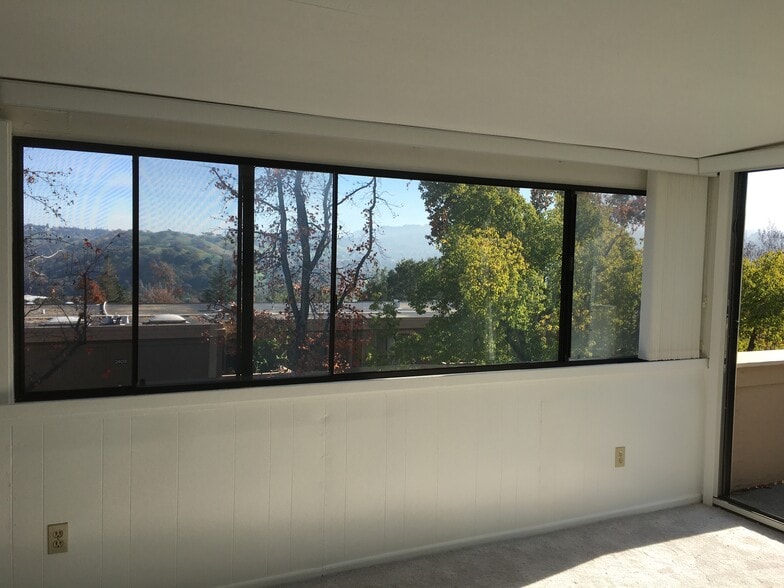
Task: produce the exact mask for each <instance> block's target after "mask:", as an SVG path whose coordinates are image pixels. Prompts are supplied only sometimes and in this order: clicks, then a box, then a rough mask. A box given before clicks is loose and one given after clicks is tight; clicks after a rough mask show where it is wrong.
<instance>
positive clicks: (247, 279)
mask: <svg viewBox="0 0 784 588" xmlns="http://www.w3.org/2000/svg"><path fill="white" fill-rule="evenodd" d="M254 186H255V182H254V168H253V166H252V165H241V166H240V168H239V186H238V190H239V220H238V223H239V226H238V238H237V247H238V251H237V256H238V259H237V266H238V267H237V271H238V278H239V279H238V280H237V345H238V347H239V352H238V356H239V357H238V360H239V369H238V370H237V371H238V374H237V375H238V376H239V377H240V378H241V379H243V380H250V379H252V377H253V316H254V310H253V302H254V291H253V282H254V276H253V274H254V263H253V260H254V257H255V252H254V247H255V222H254V221H255V218H254V216H255V214H254V212H255V211H254V209H255V207H254V197H255V193H254Z"/></svg>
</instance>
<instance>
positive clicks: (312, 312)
mask: <svg viewBox="0 0 784 588" xmlns="http://www.w3.org/2000/svg"><path fill="white" fill-rule="evenodd" d="M254 205H255V211H256V212H255V224H256V235H255V246H256V257H255V278H256V279H255V284H254V327H253V339H254V341H253V369H254V372H255V373H256V375H257V376H258V377H285V376H292V375H293V376H307V375H319V374H326V373H329V331H330V326H329V304H330V266H331V260H332V175H331V174H326V173H316V172H308V171H302V170H293V169H274V168H257V169H256V171H255V201H254Z"/></svg>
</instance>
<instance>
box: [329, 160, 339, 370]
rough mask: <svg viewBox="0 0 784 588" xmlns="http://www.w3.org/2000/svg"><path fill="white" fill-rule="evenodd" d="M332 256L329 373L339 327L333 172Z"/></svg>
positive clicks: (335, 209)
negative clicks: (336, 332) (336, 331)
mask: <svg viewBox="0 0 784 588" xmlns="http://www.w3.org/2000/svg"><path fill="white" fill-rule="evenodd" d="M331 249H332V256H331V259H330V264H329V267H330V277H329V293H330V294H329V373H330V375H332V374H334V373H335V329H336V328H337V310H338V308H337V306H338V293H337V274H338V174H337V173H333V174H332V245H331Z"/></svg>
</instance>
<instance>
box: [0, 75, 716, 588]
mask: <svg viewBox="0 0 784 588" xmlns="http://www.w3.org/2000/svg"><path fill="white" fill-rule="evenodd" d="M0 90H3V91H4V92H0V100H2V99H3V97H4V96H5V97H6V99H7V97H8V96H9V92H8V91H7V90H8V87H7V85H5V86H0ZM10 94H13V93H10ZM57 95H58V90H57V89H48V90H47V91H45V92H44V94H43V99H41V95H36V96H34V97H33V98H36V100H38V99H40V100H39V101H38V102H36V101H35V100H33V98H31V96H30V95H25V96H23V98H24V99H20V100H17V101H16V102H15V103H14V105H13V106H12V107H7V104H6V105H4V104H0V109H2V110H1V111H2V112H4V113H5V114H6V115H7V116H9V117H10V118H11V119H12V123H13V130H14V132H15V133H18V134H22V135H35V136H53V137H64V138H70V139H94V140H98V139H101V138H103V140H111V139H112V138H113V139H114V141H115V142H123V141H129V142H133V143H137V142H138V143H139V144H143V145H158V146H162V147H174V146H178V147H179V148H182V149H199V148H203V147H202V146H203V145H206V144H209V141H210V139H211V138H212V139H214V140H216V141H218V143H220V145H222V144H223V143H231V142H232V141H237V143H238V144H241V145H247V146H251V145H252V146H253V149H254V151H253V152H249V154H251V155H262V154H264V153H268V152H271V151H273V150H274V148H275V145H279V146H281V148H282V149H285V150H290V152H291V153H296V152H297V150H296V147H297V145H301V146H302V147H303V152H305V153H308V154H310V155H311V156H313V155H314V154H318V153H322V154H324V156H325V159H324V161H328V162H341V163H349V162H350V161H351V160H352V158H354V157H356V158H358V159H359V160H360V161H359V163H361V164H363V165H370V164H374V165H379V166H382V167H383V162H385V161H387V162H388V161H392V162H393V163H394V166H395V167H399V168H402V169H412V170H416V169H421V168H422V167H423V166H426V167H428V168H429V171H434V172H444V173H449V172H454V171H455V169H457V168H461V166H462V165H465V166H467V169H470V170H471V173H472V174H476V175H486V176H489V177H492V176H500V177H508V178H515V177H527V178H528V179H531V180H542V181H571V182H580V181H581V178H583V180H582V181H583V182H585V183H593V184H598V185H606V186H619V187H629V188H633V187H644V185H645V178H646V172H645V171H643V170H644V169H645V168H640V167H629V166H631V165H632V162H633V164H634V165H635V166H638V165H639V164H641V163H646V162H647V163H648V164H650V168H656V166H658V165H660V164H661V165H663V166H664V167H665V168H667V169H671V168H670V167H667V166H673V165H674V167H675V168H677V169H672V170H671V171H679V170H681V169H682V167H689V166H690V165H691V164H689V162H684V163H683V165H681V163H679V162H674V163H673V161H672V158H668V159H666V161H662V160H661V159H659V158H651V159H647V160H646V161H645V162H642V161H641V160H640V158H639V155H635V154H631V155H628V154H623V153H618V154H614V155H613V156H612V157H609V156H607V155H606V153H605V151H606V150H597V151H590V152H585V151H580V152H579V153H575V152H574V151H570V150H569V149H566V150H565V151H564V152H563V153H562V154H561V155H569V156H574V157H575V158H576V159H577V160H578V161H572V162H569V161H565V160H563V159H555V157H557V155H555V154H554V153H552V154H551V155H552V157H553V159H537V158H535V157H531V155H530V153H529V152H528V151H527V150H528V149H529V148H530V147H531V146H530V145H528V144H526V145H524V147H525V148H524V149H522V151H521V152H517V151H516V150H515V149H516V147H515V145H517V144H516V143H515V144H514V145H510V144H509V143H507V142H505V141H501V142H500V143H498V142H494V141H493V140H488V141H485V140H483V139H482V138H481V137H475V138H474V139H475V140H476V143H475V144H476V145H477V146H478V147H477V149H478V151H477V152H474V153H472V152H471V150H470V145H471V144H472V143H471V139H472V138H471V137H466V136H461V137H460V140H458V141H456V140H455V135H454V134H439V133H438V132H426V133H424V134H422V133H420V132H419V131H417V130H411V131H410V133H409V134H406V133H407V132H408V131H406V132H403V131H401V130H400V129H396V130H395V129H393V130H390V129H387V128H385V127H383V128H380V130H379V129H376V130H379V133H378V137H379V138H378V139H377V140H371V137H372V136H373V133H372V132H371V131H372V130H373V129H370V130H368V129H364V127H363V129H364V130H363V131H362V133H360V134H359V136H348V135H351V133H346V136H340V137H338V138H337V139H335V140H331V139H330V137H329V132H332V131H334V132H335V133H337V134H340V129H337V130H335V129H332V127H331V126H330V125H332V124H334V122H330V121H326V122H324V121H315V122H314V121H312V120H309V121H308V122H307V125H310V126H308V127H307V128H302V129H300V130H301V131H302V132H301V133H300V134H293V135H285V134H284V135H281V131H280V129H275V130H274V132H271V131H269V129H267V130H265V128H266V127H265V125H267V123H269V121H267V120H266V119H265V116H266V114H265V115H264V116H261V119H260V120H261V122H259V120H257V119H255V118H254V117H253V113H247V112H245V111H243V112H242V115H243V116H245V117H250V120H248V119H247V118H243V119H242V124H239V123H236V124H229V123H228V122H226V120H228V119H231V117H232V116H234V115H235V114H237V112H235V111H234V110H231V111H230V112H226V111H225V110H221V109H218V110H217V111H216V116H215V117H214V118H213V119H209V118H208V119H207V120H208V121H209V120H212V121H213V123H214V120H215V119H220V120H222V121H223V122H221V123H220V124H217V126H215V124H214V125H213V127H210V124H206V123H205V124H201V123H195V122H193V121H188V120H182V119H183V118H187V116H186V115H183V114H182V112H185V113H186V114H187V110H188V107H187V104H183V105H182V109H181V111H182V112H180V114H178V113H177V112H175V110H176V109H175V110H171V105H169V108H170V111H167V114H166V116H168V117H170V119H166V118H165V117H164V118H163V119H160V118H156V117H160V116H161V115H160V113H161V110H160V108H158V107H159V106H160V103H159V102H157V101H156V100H157V99H148V98H138V97H136V98H133V97H132V98H128V97H127V96H123V95H117V96H112V95H109V94H107V93H98V97H96V94H95V93H94V92H87V93H86V94H85V96H82V97H83V98H84V99H85V100H83V101H82V106H80V108H82V109H83V110H84V111H87V110H89V111H91V112H83V111H79V112H68V111H57V110H56V109H54V106H55V104H56V99H57ZM72 98H73V97H72ZM88 98H89V100H88ZM25 100H27V101H28V102H29V103H25ZM124 100H125V101H127V100H131V102H133V104H130V105H128V104H126V105H125V107H124V108H126V109H127V112H126V115H127V116H125V115H123V113H122V112H119V113H118V112H107V110H110V109H111V108H117V106H116V105H117V104H124V102H123V101H124ZM149 100H152V101H153V102H155V104H154V105H153V104H151V103H148V102H145V101H149ZM85 104H87V106H85ZM156 108H157V109H156ZM145 112H146V113H148V115H149V119H145V118H144V117H143V116H142V115H143V114H144V113H145ZM131 114H132V115H133V116H131ZM218 115H220V116H218ZM178 117H179V118H178ZM221 117H223V118H221ZM153 119H155V120H153ZM175 119H176V120H175ZM265 121H266V122H265ZM294 122H297V121H294ZM299 122H302V121H299ZM254 123H258V124H255V126H254ZM273 123H274V121H273ZM303 124H304V123H303ZM221 125H224V126H221ZM270 125H271V126H274V124H272V123H270ZM6 130H7V126H6ZM381 131H383V132H381ZM387 131H389V132H390V133H391V135H393V136H394V139H392V140H390V141H389V142H384V140H383V138H384V132H387ZM352 132H353V131H352ZM407 140H410V141H411V145H415V147H406V146H405V143H406V141H407ZM220 145H219V146H218V147H216V150H219V148H220ZM479 146H481V147H482V149H484V150H482V149H479ZM369 147H372V149H370V148H369ZM505 149H506V150H507V151H506V152H505V151H504V150H505ZM360 152H361V154H360ZM386 156H389V160H386V159H385V157H386ZM603 158H605V159H607V162H608V165H597V162H596V161H593V159H598V160H602V159H603ZM629 158H630V159H629ZM624 162H625V164H626V165H627V167H624ZM7 163H8V155H7V154H6V156H5V161H0V164H2V165H6V166H7ZM692 163H693V164H694V166H695V167H696V163H694V162H692ZM675 164H677V165H675ZM390 165H392V164H390ZM0 180H2V176H1V175H0ZM9 199H10V193H9V191H8V189H7V186H4V185H2V182H1V181H0V210H5V211H7V206H8V202H9ZM4 222H5V221H4ZM2 238H3V239H4V243H3V245H4V247H5V248H6V249H5V251H7V250H8V249H7V248H8V247H9V246H10V235H9V234H7V233H6V234H5V235H4V236H3V237H2ZM686 253H688V252H686ZM701 254H702V253H701V252H700V255H701ZM676 283H677V282H676ZM10 287H11V286H10V276H9V274H8V273H7V272H5V273H0V292H1V293H2V294H3V295H4V296H5V298H0V302H4V303H5V306H4V307H3V308H0V313H2V312H4V313H6V315H9V309H8V304H9V300H10V291H11V290H10ZM2 345H6V348H7V345H8V338H7V335H5V336H4V341H0V352H2V349H3V347H2ZM5 368H10V365H9V364H8V358H7V357H5V358H4V356H3V355H2V353H0V372H3V371H4V370H5ZM706 368H707V362H706V361H705V360H699V359H698V360H687V361H674V362H650V363H634V364H623V365H605V366H591V367H589V366H583V367H572V368H563V369H557V370H556V369H546V370H527V371H510V372H494V373H489V374H461V375H449V376H441V377H417V378H410V379H389V380H375V381H362V382H351V383H334V384H322V385H301V386H284V387H266V388H256V389H247V390H233V391H213V392H192V393H182V394H172V395H159V396H140V397H124V398H113V399H109V398H105V399H94V400H80V401H63V402H46V403H35V404H26V405H0V488H3V491H2V492H0V586H6V585H7V586H16V587H21V586H24V587H27V586H41V585H52V586H55V585H56V586H91V585H96V584H99V583H102V584H103V585H105V586H123V585H133V586H155V585H160V586H171V585H182V586H221V585H227V584H232V583H239V582H244V581H250V580H259V579H263V578H267V579H271V578H278V579H280V578H282V577H295V576H297V575H302V574H305V575H307V574H312V573H318V572H319V571H321V570H324V569H336V568H338V567H341V566H346V565H353V564H356V563H357V562H360V561H368V560H374V559H378V558H387V557H394V556H399V555H401V554H403V553H413V552H416V551H418V550H423V549H431V548H434V546H443V545H448V544H454V543H455V542H457V543H460V542H472V541H476V540H478V539H479V538H483V537H484V538H488V537H496V536H504V535H505V534H509V533H512V534H519V533H529V532H535V531H541V530H545V529H551V528H555V527H559V526H565V525H571V524H577V523H579V522H582V521H587V520H593V519H595V518H603V517H607V516H612V515H616V514H621V513H627V512H638V511H642V510H646V509H652V508H661V507H664V506H668V505H675V504H681V503H684V502H692V501H697V500H699V499H700V496H701V492H702V489H703V456H704V451H703V444H704V441H705V439H706V432H705V430H704V423H705V422H706V415H705V409H704V402H705V392H706V391H705V382H706V378H705V374H706ZM6 385H8V384H6ZM619 445H625V446H626V448H627V466H626V467H625V468H622V469H616V468H615V467H614V462H613V453H614V448H615V447H616V446H619ZM63 521H67V522H69V524H70V543H71V545H70V551H69V553H68V554H64V555H51V556H49V555H45V554H44V547H45V541H44V528H45V525H46V524H50V523H57V522H63Z"/></svg>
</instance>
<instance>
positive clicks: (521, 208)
mask: <svg viewBox="0 0 784 588" xmlns="http://www.w3.org/2000/svg"><path fill="white" fill-rule="evenodd" d="M420 192H421V194H422V198H423V200H424V203H425V207H426V210H427V212H428V217H429V220H430V227H431V234H430V239H431V241H432V242H433V243H434V244H435V245H436V247H437V248H438V249H439V251H440V253H441V257H440V258H437V259H435V260H430V261H428V262H418V263H407V264H401V265H399V266H398V267H397V268H395V272H399V273H400V274H402V275H405V274H408V276H407V281H408V282H409V283H411V282H413V283H415V284H416V285H415V286H408V287H407V290H408V291H409V292H408V294H409V298H408V299H409V301H410V302H411V304H412V306H414V308H416V309H417V311H418V312H425V311H428V310H429V311H432V312H434V313H435V315H436V316H435V317H434V318H433V319H432V320H431V321H430V322H429V323H428V325H427V327H426V328H425V330H424V332H423V333H422V334H421V341H420V342H419V345H411V344H412V343H413V341H409V342H408V345H409V346H410V347H411V348H412V349H414V348H415V347H418V348H419V350H420V352H425V355H423V356H421V357H419V358H412V359H414V360H415V361H418V362H421V363H432V362H439V363H505V362H521V361H534V360H537V359H544V358H547V357H549V356H551V354H552V351H553V349H552V342H553V338H552V337H548V334H547V327H548V326H549V325H550V318H551V317H552V316H553V315H556V316H557V312H555V308H554V307H553V303H554V302H555V303H556V304H557V299H558V298H557V294H556V295H553V293H552V292H550V291H549V290H550V289H551V288H550V287H548V280H547V278H548V277H550V276H551V274H553V268H554V265H553V263H552V260H551V257H552V256H553V255H552V254H554V257H555V259H556V260H559V259H560V250H557V251H556V252H553V251H551V248H552V246H553V244H554V243H556V242H557V243H560V237H558V238H550V233H551V232H553V231H555V232H556V234H558V232H559V227H560V221H559V219H558V214H557V212H555V211H553V210H552V209H551V208H549V207H548V206H547V205H544V204H543V205H542V206H543V210H542V211H541V212H537V210H536V208H535V207H534V206H533V205H532V204H531V203H530V202H527V201H526V200H525V199H524V198H523V195H522V194H521V193H520V191H519V190H518V189H515V188H506V187H501V186H479V185H470V184H451V183H442V182H421V183H420ZM537 237H539V239H537ZM555 266H557V267H558V268H559V269H558V271H560V264H559V263H556V264H555ZM414 274H416V278H415V279H412V278H413V275H414ZM390 275H391V272H390ZM551 283H552V282H551ZM556 349H557V348H556Z"/></svg>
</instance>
